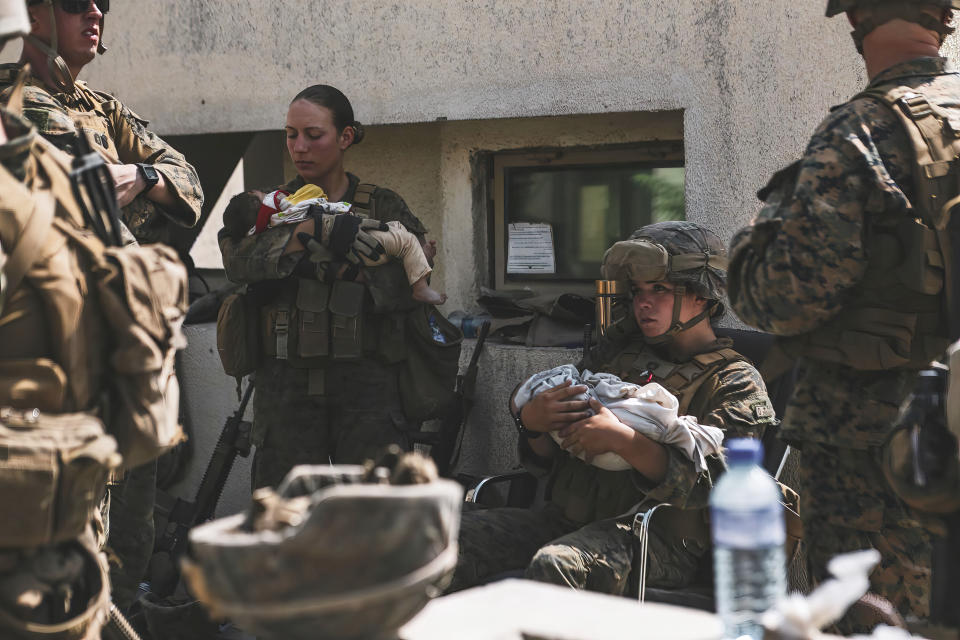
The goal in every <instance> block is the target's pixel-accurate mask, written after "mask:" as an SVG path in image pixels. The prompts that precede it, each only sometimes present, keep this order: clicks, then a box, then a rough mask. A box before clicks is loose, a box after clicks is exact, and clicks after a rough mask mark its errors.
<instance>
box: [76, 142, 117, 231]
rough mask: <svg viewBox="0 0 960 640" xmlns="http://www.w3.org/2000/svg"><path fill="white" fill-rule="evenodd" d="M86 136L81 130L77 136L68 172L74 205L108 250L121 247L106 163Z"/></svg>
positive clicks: (112, 190)
mask: <svg viewBox="0 0 960 640" xmlns="http://www.w3.org/2000/svg"><path fill="white" fill-rule="evenodd" d="M88 135H89V134H88V133H87V132H86V131H83V130H81V131H80V135H78V136H77V155H76V157H74V159H73V169H72V170H71V171H70V184H71V186H72V187H73V195H74V197H75V198H76V200H77V204H79V205H80V208H81V209H82V210H83V217H84V218H86V220H87V223H88V224H89V225H90V228H91V229H93V231H94V233H96V234H97V237H98V238H100V240H101V241H102V242H103V243H104V244H105V245H107V246H108V247H109V246H114V247H119V246H121V245H122V244H123V240H122V238H121V234H120V225H121V222H120V207H119V206H118V205H117V193H116V190H115V189H114V186H113V177H112V176H111V175H110V171H109V170H107V163H106V162H104V161H103V158H102V157H101V156H100V154H98V153H97V152H95V151H94V150H93V148H92V147H91V146H90V140H89V139H88V138H87V136H88Z"/></svg>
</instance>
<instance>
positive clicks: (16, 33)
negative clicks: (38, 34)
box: [0, 0, 30, 50]
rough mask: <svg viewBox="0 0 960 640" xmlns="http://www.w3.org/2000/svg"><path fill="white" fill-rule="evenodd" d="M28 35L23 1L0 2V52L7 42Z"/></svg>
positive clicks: (28, 29) (25, 8) (28, 24)
mask: <svg viewBox="0 0 960 640" xmlns="http://www.w3.org/2000/svg"><path fill="white" fill-rule="evenodd" d="M28 33H30V19H29V18H28V16H27V7H26V5H25V4H23V0H0V50H2V49H3V45H4V44H6V42H7V40H10V39H11V38H17V37H23V36H25V35H27V34H28Z"/></svg>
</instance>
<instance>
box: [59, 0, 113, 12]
mask: <svg viewBox="0 0 960 640" xmlns="http://www.w3.org/2000/svg"><path fill="white" fill-rule="evenodd" d="M57 4H59V5H60V8H61V9H63V10H64V11H66V12H67V13H86V12H87V11H89V10H90V0H57ZM93 4H95V5H97V9H99V10H100V13H106V12H108V11H110V0H93Z"/></svg>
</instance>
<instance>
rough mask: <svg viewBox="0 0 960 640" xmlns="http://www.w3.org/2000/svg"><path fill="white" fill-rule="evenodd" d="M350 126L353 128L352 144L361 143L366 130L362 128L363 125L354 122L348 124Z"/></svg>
mask: <svg viewBox="0 0 960 640" xmlns="http://www.w3.org/2000/svg"><path fill="white" fill-rule="evenodd" d="M350 126H351V127H353V144H360V143H361V142H363V137H364V136H365V135H367V130H366V129H364V128H363V125H362V124H360V123H359V122H357V121H356V120H354V121H353V122H351V123H350Z"/></svg>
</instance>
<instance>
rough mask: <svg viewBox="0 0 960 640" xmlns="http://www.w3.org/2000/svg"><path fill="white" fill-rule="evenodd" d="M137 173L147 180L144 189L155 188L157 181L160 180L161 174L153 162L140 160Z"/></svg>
mask: <svg viewBox="0 0 960 640" xmlns="http://www.w3.org/2000/svg"><path fill="white" fill-rule="evenodd" d="M137 173H139V174H140V175H141V176H143V179H144V180H146V182H147V186H146V188H144V191H150V189H153V188H154V187H155V186H156V185H157V183H158V182H160V174H159V173H157V170H156V169H154V168H153V165H152V164H144V163H143V162H138V163H137Z"/></svg>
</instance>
